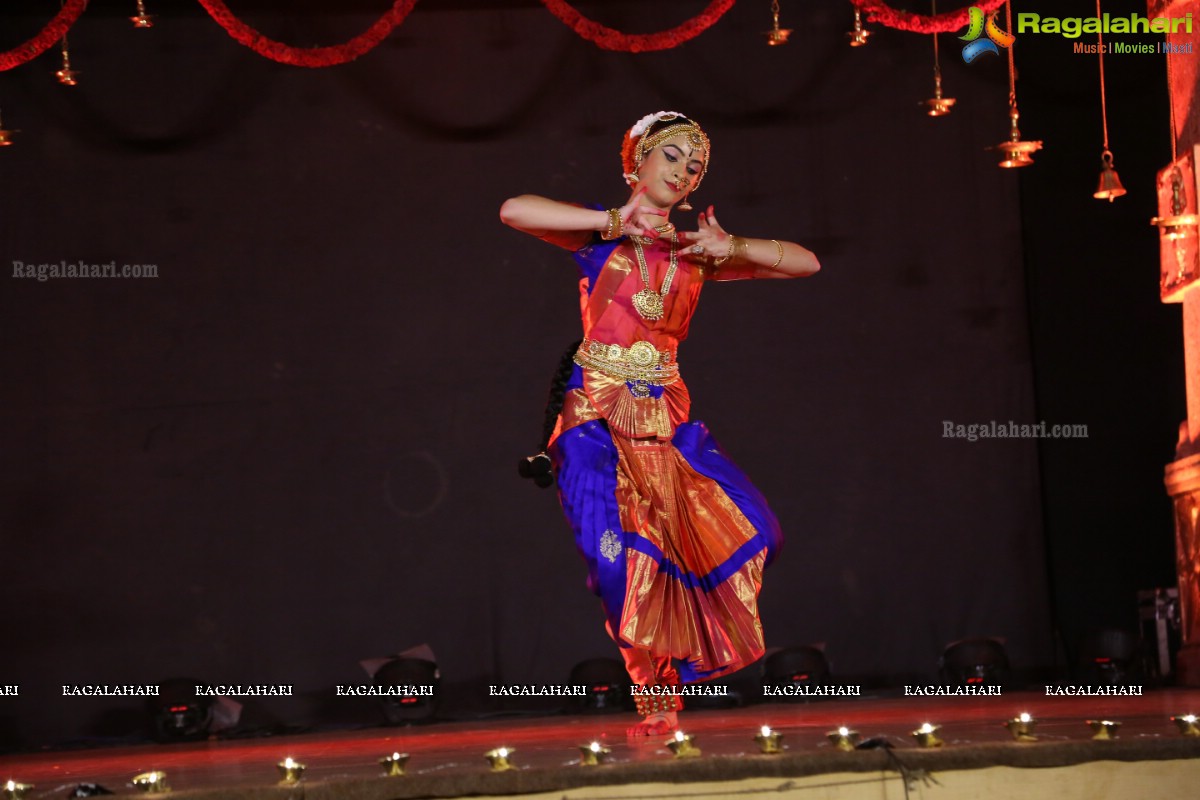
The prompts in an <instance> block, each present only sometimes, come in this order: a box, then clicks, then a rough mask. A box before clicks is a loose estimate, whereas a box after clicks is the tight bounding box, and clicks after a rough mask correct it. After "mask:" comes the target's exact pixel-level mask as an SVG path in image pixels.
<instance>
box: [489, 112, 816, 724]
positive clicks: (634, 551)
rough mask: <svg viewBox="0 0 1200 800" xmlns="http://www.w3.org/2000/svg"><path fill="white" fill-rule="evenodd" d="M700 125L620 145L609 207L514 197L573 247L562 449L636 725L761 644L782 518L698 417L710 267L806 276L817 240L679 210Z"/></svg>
mask: <svg viewBox="0 0 1200 800" xmlns="http://www.w3.org/2000/svg"><path fill="white" fill-rule="evenodd" d="M710 156H711V150H710V147H709V141H708V137H707V136H706V135H705V133H704V131H703V130H701V128H700V126H699V125H697V124H696V123H695V122H693V121H692V120H690V119H688V118H686V117H685V116H683V115H682V114H678V113H676V112H672V111H660V112H658V113H657V114H650V115H648V116H646V117H644V118H642V119H641V120H639V121H638V123H637V124H636V125H634V126H633V128H631V129H630V130H629V132H628V133H627V135H626V137H625V141H624V147H623V148H622V161H623V165H624V170H625V179H626V182H627V183H629V185H630V186H631V187H632V191H631V194H630V196H629V199H628V201H627V202H626V203H625V204H624V205H622V206H620V207H618V208H613V209H609V210H604V209H603V208H602V207H601V206H594V207H590V208H589V207H583V206H577V205H573V204H569V203H560V202H556V201H553V200H548V199H546V198H543V197H536V196H533V195H521V196H520V197H514V198H511V199H510V200H507V201H506V202H505V203H504V205H503V207H502V208H501V209H500V217H501V219H502V220H503V221H504V222H505V223H506V224H508V225H510V226H512V227H514V228H516V229H518V230H521V231H525V232H526V233H531V234H533V235H535V236H538V237H539V238H541V239H544V240H546V241H549V242H551V243H554V244H557V245H559V246H562V247H564V248H566V249H568V250H570V251H572V252H573V253H574V258H575V261H576V263H577V264H578V266H579V268H580V274H581V280H580V302H581V307H582V311H583V335H584V339H583V342H582V343H581V344H580V346H579V348H578V350H577V351H576V352H575V357H574V368H573V371H572V373H571V376H570V379H569V380H568V381H567V385H566V393H565V396H564V398H563V408H562V412H561V414H560V415H559V417H558V423H557V426H556V428H555V431H554V436H553V437H552V440H551V445H550V448H549V455H550V458H551V461H552V462H553V465H554V470H555V473H556V476H557V479H558V487H559V499H560V500H561V501H562V506H563V510H564V511H565V512H566V515H567V517H568V519H569V520H570V522H571V525H572V527H573V528H574V531H575V541H576V544H577V546H578V548H579V550H580V552H581V554H582V555H583V557H584V559H585V560H586V561H587V564H588V586H589V588H591V589H592V591H594V592H595V593H596V594H598V595H599V596H600V598H601V601H602V603H603V606H604V611H605V616H606V618H607V624H606V628H607V630H608V633H609V635H610V636H612V638H613V639H614V640H615V641H616V643H617V644H618V645H619V647H620V649H621V654H622V656H623V657H624V659H625V666H626V669H627V670H628V672H629V676H630V678H631V680H632V681H633V683H634V684H635V686H636V687H639V688H635V700H636V703H637V709H638V712H639V713H640V714H641V715H642V717H643V719H642V721H641V722H640V723H639V724H638V725H637V726H635V727H634V728H631V729H630V733H631V734H647V735H649V734H660V733H668V732H671V731H673V730H675V729H676V727H677V724H678V718H677V716H676V713H675V712H676V711H677V710H679V709H680V708H682V702H681V700H680V697H679V694H678V691H679V690H678V687H679V685H680V684H681V683H690V682H694V681H702V680H708V679H711V678H716V677H719V676H722V675H726V674H728V673H730V672H733V671H735V670H737V669H740V668H741V667H744V666H746V665H748V664H750V663H752V662H754V661H756V660H757V659H758V658H760V657H761V656H762V654H763V650H764V647H763V634H762V625H761V623H760V622H759V619H758V592H759V589H760V587H761V585H762V571H763V568H764V567H765V566H766V565H767V564H768V563H770V561H771V560H772V559H773V558H774V557H775V554H776V553H777V551H778V549H779V547H780V545H781V544H782V535H781V533H780V531H779V524H778V522H777V521H776V519H775V517H774V515H773V514H772V513H771V511H770V509H769V508H768V507H767V503H766V500H765V499H764V498H763V496H762V495H761V494H759V492H758V491H757V490H756V489H755V488H754V487H753V486H752V485H751V484H750V482H749V480H748V479H747V478H746V477H745V475H743V474H742V473H741V472H740V471H739V470H738V469H737V467H735V466H734V465H733V463H732V462H731V461H730V460H729V458H728V457H726V455H725V454H724V452H723V451H722V450H721V449H720V448H719V447H718V446H717V444H716V442H715V441H713V439H712V437H711V436H710V435H709V433H708V430H707V428H705V426H704V424H703V423H702V422H699V421H691V422H689V421H688V410H689V406H690V398H689V396H688V390H687V388H686V387H685V386H684V383H683V380H682V379H681V377H680V374H679V365H678V363H677V362H676V349H677V347H678V345H679V343H680V342H681V341H683V339H684V338H685V337H686V336H687V328H688V322H689V320H690V319H691V316H692V312H693V311H694V310H695V308H696V302H697V300H698V299H699V297H700V289H701V288H702V287H703V286H704V284H705V283H707V282H709V281H726V280H737V279H740V278H796V277H801V276H806V275H812V274H813V273H815V272H816V271H817V270H818V269H819V268H820V266H819V264H818V263H817V259H816V257H815V256H814V255H813V254H812V253H811V252H810V251H808V250H807V249H805V248H803V247H801V246H800V245H797V244H792V243H790V242H780V241H776V240H774V239H749V238H744V237H741V236H731V235H730V234H728V233H727V232H726V231H725V230H724V229H723V228H722V227H721V225H720V223H718V222H717V218H716V216H715V215H714V214H713V209H712V206H709V208H708V210H707V211H705V212H702V213H701V214H700V215H699V221H698V227H697V230H696V231H694V232H686V233H680V232H676V229H675V226H674V225H673V224H672V223H671V221H670V213H671V211H672V209H674V208H675V207H676V206H678V207H679V208H680V209H682V210H690V209H691V206H689V205H687V204H686V200H687V197H688V195H689V194H690V193H691V192H693V191H695V190H696V189H697V188H698V187H699V186H700V182H701V180H703V178H704V174H705V173H706V172H707V170H708V165H709V158H710Z"/></svg>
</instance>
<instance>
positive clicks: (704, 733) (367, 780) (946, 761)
mask: <svg viewBox="0 0 1200 800" xmlns="http://www.w3.org/2000/svg"><path fill="white" fill-rule="evenodd" d="M1021 712H1029V713H1031V714H1033V715H1034V717H1036V719H1037V720H1038V726H1037V731H1036V733H1037V735H1038V741H1036V742H1029V743H1017V742H1015V741H1013V739H1012V737H1011V736H1010V734H1009V733H1008V731H1007V730H1006V729H1005V727H1004V725H1003V723H1004V721H1005V720H1007V719H1010V718H1012V717H1014V716H1016V715H1017V714H1019V713H1021ZM1192 712H1200V689H1186V690H1185V689H1169V690H1158V691H1147V692H1146V694H1145V695H1144V696H1141V697H1047V696H1046V695H1045V693H1044V692H1020V693H1011V694H1009V693H1006V694H1004V695H1003V696H1001V697H894V696H893V697H887V696H876V697H870V696H864V697H861V698H854V699H838V700H820V701H814V702H810V703H774V704H763V705H754V706H749V707H745V708H737V709H729V710H705V711H685V712H683V713H682V714H681V715H680V724H681V727H682V728H683V729H684V730H685V731H686V732H687V733H688V734H690V735H692V736H693V737H695V741H696V744H697V746H698V747H699V748H700V750H701V751H702V754H701V755H700V756H699V757H696V758H688V759H677V758H675V757H674V756H673V755H672V754H671V752H670V751H669V750H668V749H667V748H666V747H665V737H656V738H654V739H651V740H645V739H631V738H629V737H627V736H626V732H625V731H626V728H627V726H629V725H630V724H631V723H632V722H634V721H635V718H634V717H633V715H632V714H600V715H576V716H548V717H538V718H515V719H514V718H503V719H490V720H477V721H471V722H446V723H434V724H428V725H420V726H412V727H401V728H383V727H381V728H371V729H363V730H356V731H339V732H334V733H323V734H305V735H297V736H275V737H268V738H256V739H234V740H226V741H208V742H199V743H189V744H175V745H141V746H136V747H120V748H107V749H93V750H85V751H79V750H75V751H55V752H41V753H32V754H18V755H9V756H3V757H0V781H7V780H9V779H12V780H16V781H19V782H22V783H27V784H34V785H35V786H36V788H35V789H33V790H31V791H30V792H29V793H28V794H26V795H25V796H26V797H27V798H31V799H34V798H43V797H45V798H50V797H55V798H61V797H66V796H68V793H69V792H70V791H71V790H72V789H73V788H74V787H75V786H77V785H78V784H80V783H97V784H100V785H102V786H104V787H106V788H108V789H110V790H112V791H114V792H117V793H121V794H125V793H129V792H132V791H133V789H132V788H131V787H130V784H129V780H130V778H131V777H132V776H134V775H135V774H138V773H142V772H146V771H148V770H162V771H165V772H166V773H167V776H168V777H167V781H168V783H169V785H170V787H171V789H172V794H174V795H177V796H186V797H195V798H257V797H275V798H278V797H294V798H300V797H305V798H317V797H330V798H333V797H346V798H363V800H367V799H370V800H384V799H385V798H409V797H457V796H465V795H513V794H534V793H557V794H554V795H552V796H555V797H567V796H571V797H578V796H583V795H579V794H577V793H576V792H577V791H578V790H580V789H581V788H588V787H591V788H597V787H602V786H610V787H612V786H630V787H633V786H648V785H656V784H674V785H679V786H680V787H682V786H683V785H685V784H686V785H687V786H690V787H695V786H697V785H708V786H710V787H712V789H713V790H712V791H708V792H705V793H704V794H705V795H706V796H709V797H724V796H732V795H733V794H739V795H740V794H746V793H757V792H759V791H772V790H771V789H770V786H769V785H768V786H767V788H766V789H746V788H743V789H741V790H737V791H734V790H732V789H725V788H720V789H718V788H717V787H718V786H720V787H726V786H729V785H732V784H730V783H729V782H736V781H750V780H754V779H772V780H774V781H775V783H778V780H779V779H796V778H802V777H805V776H821V775H826V776H829V777H830V778H831V780H832V779H834V778H835V777H836V781H841V782H843V783H845V782H847V781H850V779H849V778H846V777H845V776H847V775H848V774H853V775H858V776H860V778H859V779H858V782H859V783H863V782H865V781H864V780H862V778H863V777H864V776H865V777H867V778H869V781H874V782H875V783H877V784H878V783H880V782H881V781H882V780H892V781H894V785H893V786H892V788H891V790H890V791H891V793H888V794H880V793H879V790H878V789H876V790H875V794H874V795H873V796H875V797H883V796H886V797H904V796H905V794H904V793H903V791H901V790H902V788H903V787H902V784H901V781H900V780H899V772H898V770H899V768H900V766H901V765H903V767H904V768H905V769H909V770H912V771H914V773H913V776H912V777H913V778H914V781H913V784H912V785H913V786H914V787H917V788H921V787H924V790H925V792H926V793H927V794H928V796H951V795H948V794H945V793H938V792H936V790H935V789H932V788H930V787H936V786H937V785H938V784H937V783H934V782H933V781H927V782H922V781H920V777H921V775H922V774H924V775H928V776H932V778H933V779H934V780H938V779H939V778H941V777H943V776H944V775H945V774H946V773H951V772H954V771H962V770H986V769H988V768H991V767H1014V768H1019V769H1031V768H1054V767H1068V766H1071V765H1080V764H1086V763H1088V762H1108V761H1116V762H1175V763H1178V762H1179V761H1180V760H1192V759H1197V758H1198V757H1200V738H1188V737H1184V736H1182V735H1181V734H1180V732H1179V730H1178V729H1177V727H1176V726H1175V724H1174V723H1172V722H1171V720H1170V717H1171V716H1172V715H1177V714H1186V713H1192ZM1090 719H1111V720H1115V721H1119V722H1121V723H1122V726H1121V727H1120V729H1119V735H1118V736H1117V737H1116V738H1115V739H1113V740H1110V741H1094V740H1093V739H1092V730H1091V729H1090V728H1089V727H1088V725H1087V724H1086V721H1087V720H1090ZM924 722H932V723H934V724H937V725H940V726H941V731H940V736H941V738H942V739H943V740H944V742H945V744H944V746H942V747H940V748H937V749H923V748H919V747H918V746H917V745H916V743H915V741H914V738H913V736H912V731H913V730H914V729H916V728H917V727H919V726H920V725H921V724H922V723H924ZM762 725H770V726H771V727H772V728H773V729H775V730H777V731H780V732H781V733H782V734H783V735H784V740H783V744H784V746H785V748H786V750H785V752H784V753H782V754H780V755H763V754H761V753H759V750H758V747H757V745H756V744H755V742H754V741H753V737H754V735H755V733H757V732H758V730H759V729H760V727H761V726H762ZM842 725H846V726H849V727H851V728H852V729H854V730H856V731H858V732H859V733H860V734H861V736H862V738H863V739H869V738H876V737H877V738H879V739H882V740H885V741H887V742H888V743H890V744H891V745H892V748H891V749H890V752H889V751H888V749H887V748H879V749H869V750H858V751H854V752H842V751H839V750H837V749H836V748H834V747H833V746H832V745H831V744H830V742H829V741H828V740H827V738H826V734H827V733H828V732H829V731H831V730H833V729H835V728H837V727H839V726H842ZM593 740H599V741H600V742H601V743H603V744H604V745H605V746H606V747H608V748H610V749H611V751H612V753H611V757H610V758H609V760H608V763H606V764H604V765H602V766H599V767H584V766H580V765H579V754H578V749H577V746H578V745H581V744H586V743H588V742H591V741H593ZM501 746H505V747H508V748H511V749H513V750H514V751H515V753H514V755H513V757H512V762H513V764H514V766H515V769H513V770H511V771H509V772H492V771H491V770H490V769H489V767H488V764H487V762H486V760H485V758H484V753H485V752H487V751H489V750H491V749H493V748H496V747H501ZM394 751H399V752H402V753H408V754H409V755H410V760H409V762H408V769H407V773H408V774H407V775H405V776H402V777H393V778H386V777H383V776H382V769H381V767H380V766H379V764H378V762H379V759H380V758H381V757H383V756H385V755H389V754H391V753H392V752H394ZM288 756H290V757H292V758H294V759H296V760H297V761H299V762H301V763H303V764H305V765H306V767H307V770H306V772H305V773H304V779H303V781H301V783H299V784H298V785H295V786H291V787H288V786H283V785H281V784H280V783H279V775H278V772H277V770H276V767H275V764H276V763H277V762H279V761H281V760H283V759H284V758H285V757H288ZM1188 766H1189V767H1193V766H1194V767H1200V761H1194V762H1192V763H1190V764H1189V765H1188ZM1173 768H1174V769H1178V768H1177V767H1173ZM871 773H874V775H873V776H872V775H870V774H871ZM887 775H890V777H886V778H885V777H881V776H887ZM1139 780H1141V781H1143V783H1142V784H1140V785H1145V784H1144V781H1145V780H1146V779H1145V778H1139ZM836 781H835V782H836ZM760 782H761V781H760ZM851 782H852V781H851ZM769 783H770V782H768V784H769ZM790 783H791V781H789V784H790ZM821 785H822V786H824V787H825V788H826V789H828V788H829V787H830V786H832V785H834V784H833V783H830V782H829V781H827V782H826V783H824V784H821ZM746 786H749V784H746ZM793 788H794V787H793ZM597 791H598V789H597ZM568 792H569V794H567V793H568ZM677 794H679V795H682V794H683V792H678V793H677ZM688 794H691V795H693V796H698V794H699V793H697V792H695V791H689V792H688ZM590 796H595V797H600V796H621V797H642V796H651V795H650V794H646V793H643V794H637V793H633V794H629V793H627V794H621V793H620V792H617V793H616V794H612V795H610V794H603V795H602V794H595V793H594V794H592V795H590ZM654 796H674V795H673V794H670V793H669V794H667V795H654ZM805 796H830V797H833V796H837V797H842V796H849V795H842V794H828V793H826V794H812V793H810V794H808V795H805ZM960 796H961V795H960ZM973 796H974V795H973ZM978 796H983V795H978ZM1014 796H1016V792H1014ZM1032 796H1037V795H1032ZM1127 796H1131V797H1132V796H1135V795H1127ZM1154 796H1158V795H1156V794H1155V793H1154V792H1151V791H1149V789H1147V791H1146V792H1145V793H1142V794H1138V795H1136V797H1138V798H1139V800H1142V799H1143V798H1149V797H1154Z"/></svg>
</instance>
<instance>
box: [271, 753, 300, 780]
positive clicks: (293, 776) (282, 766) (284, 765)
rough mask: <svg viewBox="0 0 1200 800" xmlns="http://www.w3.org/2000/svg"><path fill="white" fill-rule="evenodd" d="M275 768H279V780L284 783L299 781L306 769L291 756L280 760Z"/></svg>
mask: <svg viewBox="0 0 1200 800" xmlns="http://www.w3.org/2000/svg"><path fill="white" fill-rule="evenodd" d="M275 768H276V769H278V770H279V782H280V783H286V784H292V783H299V782H300V781H301V780H302V779H303V778H304V770H305V769H307V767H305V765H303V764H301V763H300V762H299V761H297V760H296V759H294V758H292V757H291V756H288V757H287V758H285V759H284V760H283V761H280V762H279V763H278V764H276V765H275Z"/></svg>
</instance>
